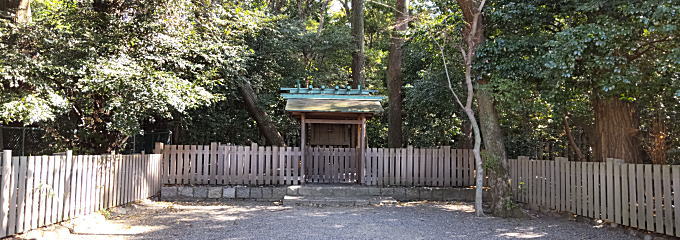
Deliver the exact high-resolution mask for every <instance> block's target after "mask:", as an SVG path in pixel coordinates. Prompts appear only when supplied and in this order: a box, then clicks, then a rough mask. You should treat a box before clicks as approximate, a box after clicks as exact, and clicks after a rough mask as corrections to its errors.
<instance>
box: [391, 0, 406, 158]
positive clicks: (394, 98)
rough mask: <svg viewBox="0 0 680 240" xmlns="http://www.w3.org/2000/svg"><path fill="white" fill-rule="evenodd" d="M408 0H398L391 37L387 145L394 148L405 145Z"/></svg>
mask: <svg viewBox="0 0 680 240" xmlns="http://www.w3.org/2000/svg"><path fill="white" fill-rule="evenodd" d="M407 4H408V3H407V0H397V7H396V9H395V16H396V19H395V25H394V31H393V32H392V38H391V39H390V41H391V42H390V55H389V57H388V58H389V60H388V61H389V62H388V65H387V90H388V91H389V107H390V112H389V126H388V129H387V145H389V147H392V148H400V147H402V145H403V133H402V121H401V120H402V115H401V111H402V99H401V85H402V77H401V62H402V59H403V57H402V54H403V51H402V46H403V45H404V37H403V35H404V34H405V31H406V29H407V28H408V19H407V18H408V5H407Z"/></svg>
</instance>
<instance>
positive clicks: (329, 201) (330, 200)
mask: <svg viewBox="0 0 680 240" xmlns="http://www.w3.org/2000/svg"><path fill="white" fill-rule="evenodd" d="M395 204H397V201H396V200H394V199H393V198H392V197H370V196H363V197H322V196H288V195H287V196H285V197H283V205H284V206H312V207H323V206H328V207H362V206H368V205H378V206H386V205H395Z"/></svg>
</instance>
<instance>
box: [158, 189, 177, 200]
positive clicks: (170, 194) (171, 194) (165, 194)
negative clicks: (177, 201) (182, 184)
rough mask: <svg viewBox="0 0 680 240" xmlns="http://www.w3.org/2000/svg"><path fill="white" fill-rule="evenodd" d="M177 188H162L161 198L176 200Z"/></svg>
mask: <svg viewBox="0 0 680 240" xmlns="http://www.w3.org/2000/svg"><path fill="white" fill-rule="evenodd" d="M177 194H178V192H177V187H162V188H161V198H176V197H177Z"/></svg>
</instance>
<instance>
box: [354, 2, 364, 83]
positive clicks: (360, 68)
mask: <svg viewBox="0 0 680 240" xmlns="http://www.w3.org/2000/svg"><path fill="white" fill-rule="evenodd" d="M351 22H352V23H351V24H352V40H353V41H354V51H352V87H353V88H357V87H358V86H359V85H361V86H364V87H365V86H366V80H365V79H364V77H365V76H364V64H365V61H366V60H365V56H364V0H352V21H351Z"/></svg>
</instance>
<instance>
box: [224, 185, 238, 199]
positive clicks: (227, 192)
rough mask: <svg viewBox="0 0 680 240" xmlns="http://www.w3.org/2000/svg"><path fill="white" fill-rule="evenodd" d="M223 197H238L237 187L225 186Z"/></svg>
mask: <svg viewBox="0 0 680 240" xmlns="http://www.w3.org/2000/svg"><path fill="white" fill-rule="evenodd" d="M222 197H223V198H236V188H234V187H224V188H222Z"/></svg>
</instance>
